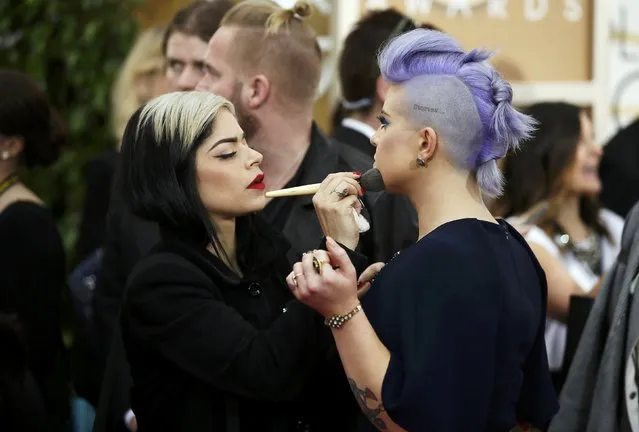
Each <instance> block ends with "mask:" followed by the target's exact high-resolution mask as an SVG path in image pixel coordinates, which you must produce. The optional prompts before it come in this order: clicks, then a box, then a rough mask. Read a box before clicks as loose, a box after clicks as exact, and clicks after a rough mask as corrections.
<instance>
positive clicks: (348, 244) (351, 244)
mask: <svg viewBox="0 0 639 432" xmlns="http://www.w3.org/2000/svg"><path fill="white" fill-rule="evenodd" d="M330 237H332V236H330ZM332 238H333V240H335V241H336V242H337V243H339V244H340V245H342V246H344V247H345V248H348V249H350V250H353V251H354V250H355V249H357V244H358V243H359V236H357V237H355V238H340V237H339V236H336V237H332Z"/></svg>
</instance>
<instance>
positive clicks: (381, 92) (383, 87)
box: [375, 75, 390, 105]
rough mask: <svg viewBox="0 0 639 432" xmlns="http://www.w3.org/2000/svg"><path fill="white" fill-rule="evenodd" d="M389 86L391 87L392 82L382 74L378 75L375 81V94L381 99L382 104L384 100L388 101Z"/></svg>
mask: <svg viewBox="0 0 639 432" xmlns="http://www.w3.org/2000/svg"><path fill="white" fill-rule="evenodd" d="M388 87H390V84H389V83H388V82H386V80H385V79H384V78H382V76H381V75H380V76H378V77H377V81H375V95H376V96H377V99H379V100H380V101H381V103H382V105H383V104H384V101H386V93H387V92H388Z"/></svg>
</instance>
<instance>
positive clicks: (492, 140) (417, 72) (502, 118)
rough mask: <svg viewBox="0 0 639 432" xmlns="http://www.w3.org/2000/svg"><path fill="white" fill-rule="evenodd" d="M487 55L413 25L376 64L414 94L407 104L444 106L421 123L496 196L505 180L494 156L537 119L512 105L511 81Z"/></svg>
mask: <svg viewBox="0 0 639 432" xmlns="http://www.w3.org/2000/svg"><path fill="white" fill-rule="evenodd" d="M491 56H492V53H491V52H487V51H484V50H478V49H474V50H471V51H468V52H465V51H464V50H463V49H462V48H461V47H460V46H459V44H458V43H457V42H456V41H455V40H454V39H453V38H452V37H450V36H449V35H447V34H444V33H441V32H438V31H433V30H424V29H416V30H412V31H410V32H407V33H405V34H403V35H400V36H398V37H396V38H395V39H393V40H391V41H390V42H389V43H388V44H387V45H386V46H385V47H384V48H383V50H382V51H381V53H380V55H379V68H380V71H381V73H382V76H383V77H384V79H385V80H386V81H388V82H389V83H391V84H397V85H402V86H410V87H411V89H410V92H405V94H410V95H413V96H412V99H411V100H410V101H407V102H410V103H411V106H418V105H417V104H424V105H426V106H435V105H436V106H439V107H442V106H443V107H444V108H443V109H442V108H438V109H435V110H433V109H432V108H428V109H427V110H422V111H430V112H431V113H432V112H437V111H439V114H440V115H439V116H434V115H432V114H429V115H430V117H423V116H422V117H421V118H419V119H417V120H418V121H419V122H420V126H431V127H433V128H434V129H435V130H436V131H437V132H438V134H440V135H441V136H443V138H444V142H445V148H446V152H447V154H449V155H450V156H451V157H452V159H453V161H454V162H456V163H457V164H458V165H459V166H460V167H463V168H465V169H469V170H476V176H477V177H476V178H477V183H478V185H479V187H480V188H481V190H482V191H483V192H484V193H485V194H486V195H488V196H491V197H495V196H499V195H501V193H502V189H503V183H504V180H503V176H502V174H501V171H500V170H499V168H498V166H497V162H496V160H497V159H500V158H502V157H504V156H505V155H506V153H507V152H508V151H509V150H511V149H516V148H518V146H519V143H520V142H521V141H522V140H525V139H527V138H529V137H530V135H531V134H532V132H533V131H534V127H535V124H536V122H535V120H534V119H533V118H532V117H530V116H527V115H524V114H522V113H520V112H518V111H517V110H516V109H515V108H514V107H513V106H512V96H513V94H512V89H511V87H510V84H508V83H507V82H506V81H505V80H504V79H503V78H502V77H501V76H500V75H499V74H498V73H497V71H495V69H494V68H493V67H492V66H491V65H490V64H489V63H488V62H487V61H486V60H487V59H489V58H490V57H491ZM425 77H428V79H423V78H425ZM451 77H453V78H456V79H454V80H451ZM415 78H420V79H415ZM451 82H452V84H451ZM460 83H461V84H463V85H459V84H460ZM424 86H428V87H429V88H428V89H423V87H424ZM420 87H422V88H420ZM443 92H447V93H443ZM438 93H439V95H440V97H437V96H436V95H437V94H438ZM416 97H420V98H421V99H419V100H417V99H415V98H416ZM468 105H474V106H468ZM447 113H450V115H448V116H447V115H446V114H447ZM452 113H454V114H455V115H453V114H452ZM460 120H461V121H460ZM464 123H466V124H464ZM475 126H476V127H475ZM460 130H461V132H460ZM447 131H455V132H454V133H453V132H451V133H448V134H447ZM464 134H465V135H464ZM446 138H449V139H446Z"/></svg>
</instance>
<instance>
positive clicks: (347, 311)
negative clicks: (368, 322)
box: [324, 299, 362, 329]
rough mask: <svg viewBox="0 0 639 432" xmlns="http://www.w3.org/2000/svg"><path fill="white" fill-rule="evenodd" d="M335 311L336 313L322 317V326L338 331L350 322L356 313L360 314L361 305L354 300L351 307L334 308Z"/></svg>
mask: <svg viewBox="0 0 639 432" xmlns="http://www.w3.org/2000/svg"><path fill="white" fill-rule="evenodd" d="M335 310H336V311H338V312H336V313H332V314H327V315H325V317H324V324H325V325H326V326H328V327H330V328H331V329H339V328H340V327H342V326H343V325H344V324H346V323H347V322H348V321H350V320H351V319H352V318H353V317H354V316H355V315H356V314H357V313H359V312H361V310H362V304H361V303H360V302H359V300H357V299H356V300H355V301H353V302H352V303H351V306H346V307H341V308H336V309H335Z"/></svg>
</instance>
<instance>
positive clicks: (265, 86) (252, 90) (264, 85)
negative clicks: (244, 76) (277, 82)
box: [244, 74, 271, 109]
mask: <svg viewBox="0 0 639 432" xmlns="http://www.w3.org/2000/svg"><path fill="white" fill-rule="evenodd" d="M246 92H247V94H245V95H244V96H245V98H246V101H247V106H248V107H249V108H252V109H257V108H260V107H261V106H263V105H264V104H265V103H266V102H267V101H268V99H269V97H270V96H271V82H270V81H269V79H268V78H267V77H266V76H265V75H261V74H260V75H255V76H254V77H252V78H251V82H250V84H249V85H248V86H246Z"/></svg>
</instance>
